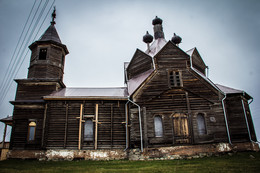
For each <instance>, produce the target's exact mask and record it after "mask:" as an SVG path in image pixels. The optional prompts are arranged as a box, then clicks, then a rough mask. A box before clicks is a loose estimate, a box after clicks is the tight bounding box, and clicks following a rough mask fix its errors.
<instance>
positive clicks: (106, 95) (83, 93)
mask: <svg viewBox="0 0 260 173" xmlns="http://www.w3.org/2000/svg"><path fill="white" fill-rule="evenodd" d="M127 97H128V93H127V88H126V87H111V88H63V89H61V90H59V91H57V92H54V93H52V94H50V95H48V96H44V99H45V100H48V99H50V100H51V99H127Z"/></svg>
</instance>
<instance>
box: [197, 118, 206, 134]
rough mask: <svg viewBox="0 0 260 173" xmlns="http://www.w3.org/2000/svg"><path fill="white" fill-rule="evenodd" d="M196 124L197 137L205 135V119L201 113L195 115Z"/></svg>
mask: <svg viewBox="0 0 260 173" xmlns="http://www.w3.org/2000/svg"><path fill="white" fill-rule="evenodd" d="M197 124H198V133H199V135H205V134H206V124H205V118H204V115H203V114H201V113H199V114H198V115H197Z"/></svg>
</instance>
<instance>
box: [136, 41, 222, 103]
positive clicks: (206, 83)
mask: <svg viewBox="0 0 260 173" xmlns="http://www.w3.org/2000/svg"><path fill="white" fill-rule="evenodd" d="M195 56H196V58H197V60H198V61H197V62H199V60H201V61H202V62H203V60H202V59H201V57H200V55H199V54H198V51H195V52H194V57H195ZM154 61H155V66H156V69H155V71H154V73H153V74H152V75H151V76H150V77H149V78H147V79H146V80H145V81H144V82H143V84H142V85H141V86H140V87H139V89H138V90H137V91H136V92H135V93H134V95H133V97H134V100H135V101H140V102H147V101H148V100H151V99H152V98H155V97H160V96H162V95H163V94H164V93H168V92H169V91H171V90H179V91H182V93H183V92H185V91H187V92H189V93H192V94H193V95H196V96H197V97H200V98H202V99H204V100H207V101H209V102H211V103H213V102H214V101H216V100H217V101H218V100H219V98H220V96H221V94H220V91H219V90H218V88H217V87H216V86H215V85H214V84H213V83H212V82H211V81H210V80H209V79H208V78H206V76H203V75H201V74H199V73H198V72H197V71H195V70H193V69H192V68H190V57H189V55H188V54H186V53H185V52H184V51H182V50H181V49H180V48H179V47H177V46H176V45H174V44H173V43H172V42H170V41H169V42H168V43H167V44H166V45H165V46H164V47H163V48H162V50H160V51H159V52H158V54H157V55H156V56H155V57H154ZM203 64H204V62H203ZM204 66H205V64H204ZM171 71H178V72H179V73H180V75H181V85H180V86H179V87H175V88H172V87H170V85H169V72H171Z"/></svg>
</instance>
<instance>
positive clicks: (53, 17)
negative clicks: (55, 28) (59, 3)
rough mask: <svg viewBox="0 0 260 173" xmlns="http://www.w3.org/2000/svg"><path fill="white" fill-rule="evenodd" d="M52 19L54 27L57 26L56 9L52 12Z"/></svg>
mask: <svg viewBox="0 0 260 173" xmlns="http://www.w3.org/2000/svg"><path fill="white" fill-rule="evenodd" d="M51 17H52V21H51V24H52V25H54V24H56V22H55V21H54V19H55V18H56V7H54V9H53V12H52V14H51Z"/></svg>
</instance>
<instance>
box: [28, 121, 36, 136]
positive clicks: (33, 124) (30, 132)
mask: <svg viewBox="0 0 260 173" xmlns="http://www.w3.org/2000/svg"><path fill="white" fill-rule="evenodd" d="M35 131H36V121H30V122H29V126H28V141H34V140H35Z"/></svg>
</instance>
